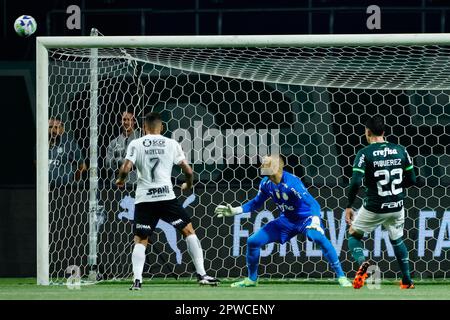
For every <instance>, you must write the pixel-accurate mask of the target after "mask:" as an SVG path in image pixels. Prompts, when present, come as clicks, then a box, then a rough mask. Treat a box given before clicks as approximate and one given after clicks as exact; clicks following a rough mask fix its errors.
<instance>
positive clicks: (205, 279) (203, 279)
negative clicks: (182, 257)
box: [197, 273, 220, 286]
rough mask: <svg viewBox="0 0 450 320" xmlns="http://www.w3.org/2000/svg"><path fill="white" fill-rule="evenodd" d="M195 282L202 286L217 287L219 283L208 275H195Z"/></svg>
mask: <svg viewBox="0 0 450 320" xmlns="http://www.w3.org/2000/svg"><path fill="white" fill-rule="evenodd" d="M197 282H198V284H199V285H203V286H217V285H218V284H219V283H220V280H219V279H217V278H214V277H211V276H208V275H206V274H205V275H203V276H201V275H199V274H198V273H197Z"/></svg>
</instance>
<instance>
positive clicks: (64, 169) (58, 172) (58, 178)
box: [48, 117, 87, 186]
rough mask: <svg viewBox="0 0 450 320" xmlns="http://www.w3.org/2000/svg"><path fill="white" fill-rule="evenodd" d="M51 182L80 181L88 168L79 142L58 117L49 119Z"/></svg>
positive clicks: (61, 183)
mask: <svg viewBox="0 0 450 320" xmlns="http://www.w3.org/2000/svg"><path fill="white" fill-rule="evenodd" d="M48 137H49V148H48V166H49V182H50V184H51V185H53V186H60V185H65V184H68V183H71V182H74V181H78V180H80V178H81V175H82V173H83V172H84V171H86V170H87V166H86V164H85V161H84V158H83V155H82V152H81V150H80V147H79V146H78V144H77V143H76V142H75V141H74V140H73V139H71V138H70V137H69V136H68V134H67V133H65V132H64V123H63V122H62V121H61V119H59V118H57V117H51V118H50V119H49V120H48Z"/></svg>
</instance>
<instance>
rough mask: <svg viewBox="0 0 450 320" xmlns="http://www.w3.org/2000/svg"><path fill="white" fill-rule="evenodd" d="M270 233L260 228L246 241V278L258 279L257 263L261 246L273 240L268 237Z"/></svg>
mask: <svg viewBox="0 0 450 320" xmlns="http://www.w3.org/2000/svg"><path fill="white" fill-rule="evenodd" d="M270 238H271V237H270V234H269V233H267V232H266V231H265V230H264V229H260V230H259V231H258V232H256V233H254V234H252V235H251V236H250V237H249V238H248V241H247V268H248V278H249V279H250V280H252V281H256V280H257V279H258V265H259V256H260V254H261V247H263V246H264V245H266V244H268V243H269V242H273V241H271V239H270Z"/></svg>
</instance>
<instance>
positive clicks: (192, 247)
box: [186, 234, 206, 276]
mask: <svg viewBox="0 0 450 320" xmlns="http://www.w3.org/2000/svg"><path fill="white" fill-rule="evenodd" d="M186 244H187V250H188V252H189V255H190V256H191V258H192V262H193V263H194V266H195V270H196V271H197V273H198V274H199V275H201V276H204V275H205V274H206V272H205V266H204V264H203V250H202V246H201V244H200V241H199V240H198V238H197V235H195V234H191V235H189V236H187V237H186Z"/></svg>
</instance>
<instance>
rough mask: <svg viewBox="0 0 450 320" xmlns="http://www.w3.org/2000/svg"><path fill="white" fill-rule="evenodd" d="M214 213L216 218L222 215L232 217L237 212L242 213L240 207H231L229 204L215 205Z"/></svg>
mask: <svg viewBox="0 0 450 320" xmlns="http://www.w3.org/2000/svg"><path fill="white" fill-rule="evenodd" d="M214 213H215V214H217V217H218V218H222V217H232V216H234V215H237V214H241V213H242V207H236V208H233V207H232V206H231V204H227V205H226V206H222V205H220V206H217V208H216V210H214Z"/></svg>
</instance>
